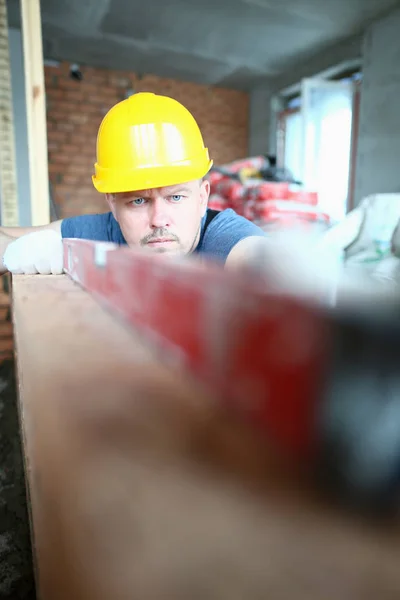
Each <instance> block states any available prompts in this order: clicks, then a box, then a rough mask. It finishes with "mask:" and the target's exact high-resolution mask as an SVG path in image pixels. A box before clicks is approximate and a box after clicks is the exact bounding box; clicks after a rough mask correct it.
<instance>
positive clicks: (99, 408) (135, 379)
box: [12, 276, 400, 600]
mask: <svg viewBox="0 0 400 600" xmlns="http://www.w3.org/2000/svg"><path fill="white" fill-rule="evenodd" d="M12 293H13V313H14V327H15V335H16V345H17V363H18V375H19V390H20V411H21V423H22V430H23V437H24V448H25V455H26V457H27V473H28V480H29V488H30V498H31V505H32V517H33V526H34V535H35V544H34V546H35V555H36V557H37V562H38V566H39V571H38V572H39V574H38V581H39V585H40V591H41V598H42V599H43V600H54V599H55V598H57V600H71V598H74V600H83V599H85V600H106V599H107V600H109V599H110V598H113V599H115V600H128V599H129V600H130V599H132V600H133V599H135V600H165V599H166V598H173V599H174V600H181V599H182V600H187V599H188V598H193V599H195V598H199V599H200V598H201V599H202V600H203V599H204V598H207V599H208V600H228V599H229V600H236V599H237V600H242V599H243V598H246V600H259V599H261V598H262V599H264V598H271V599H277V598H296V600H303V599H304V600H320V599H321V598H323V599H324V600H337V599H338V598H340V599H341V600H376V599H377V598H379V600H394V599H395V598H398V597H399V594H400V572H399V568H398V559H397V557H398V552H399V550H400V538H399V531H398V527H394V526H393V524H390V525H389V526H388V527H384V526H382V527H380V528H378V527H372V525H370V524H366V523H360V522H355V521H354V519H350V517H349V516H345V515H342V514H338V513H336V512H334V511H333V510H331V509H329V507H326V506H323V505H322V504H321V503H320V502H317V500H316V499H315V498H313V497H312V495H310V494H308V493H306V492H304V493H303V492H302V491H301V490H300V489H299V488H298V486H297V485H296V483H295V482H293V483H292V481H291V480H289V479H288V478H287V474H286V473H284V471H283V469H282V468H281V467H280V465H278V464H277V462H276V459H274V458H273V457H271V455H270V453H269V450H268V445H267V442H266V440H261V439H257V438H255V436H254V433H253V432H250V431H249V430H248V429H247V427H246V426H245V425H244V424H243V423H238V422H236V421H234V420H233V416H232V415H227V414H226V413H224V412H222V409H221V408H220V404H219V402H214V400H213V399H212V398H210V397H209V396H208V395H206V394H205V393H204V391H203V390H202V389H201V386H199V384H197V383H196V382H194V381H193V380H191V379H190V378H189V377H188V376H187V375H186V374H185V373H183V372H182V371H181V370H180V369H178V367H175V368H172V367H165V366H163V365H161V364H159V362H158V361H157V360H156V359H155V358H154V356H153V354H152V352H151V351H150V349H149V348H148V347H147V346H146V345H145V343H144V341H143V340H141V339H140V338H139V337H138V336H137V335H136V334H135V333H134V331H133V330H132V331H131V330H127V328H126V327H125V325H124V324H123V323H122V322H119V321H117V320H115V319H114V318H113V317H112V316H111V315H110V314H109V313H107V312H106V311H105V310H103V309H102V308H101V307H100V306H98V305H97V304H96V302H95V301H94V300H93V298H92V297H90V296H89V295H87V294H86V293H85V292H84V291H82V290H81V289H80V288H79V287H78V286H77V285H76V284H75V283H74V282H72V281H71V280H69V279H68V278H67V277H66V276H60V277H55V276H50V277H46V276H16V277H15V278H14V281H13V289H12Z"/></svg>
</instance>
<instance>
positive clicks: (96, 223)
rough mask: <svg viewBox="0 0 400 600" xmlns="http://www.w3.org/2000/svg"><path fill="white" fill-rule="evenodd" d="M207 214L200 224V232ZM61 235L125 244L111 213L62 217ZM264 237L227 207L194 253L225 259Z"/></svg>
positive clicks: (215, 219)
mask: <svg viewBox="0 0 400 600" xmlns="http://www.w3.org/2000/svg"><path fill="white" fill-rule="evenodd" d="M206 219H207V213H206V214H205V215H204V217H203V220H202V223H201V232H202V233H203V231H204V227H205V224H206ZM61 234H62V237H63V238H81V239H85V240H93V241H96V242H113V243H114V244H126V241H125V239H124V236H123V235H122V231H121V228H120V226H119V225H118V223H117V221H116V220H115V219H114V216H113V214H112V213H111V212H109V213H103V214H97V215H80V216H78V217H69V218H68V219H64V220H63V221H62V224H61ZM254 235H255V236H265V233H264V232H263V230H262V229H260V227H257V225H255V224H254V223H252V222H251V221H248V220H247V219H245V218H244V217H241V216H239V215H237V214H236V213H235V211H233V210H232V209H230V208H228V209H226V210H224V211H222V212H220V213H219V214H217V215H216V216H215V217H214V218H213V219H212V221H211V222H210V223H209V225H208V227H207V229H206V232H205V234H204V235H201V236H200V243H199V245H198V246H197V248H196V250H195V252H199V253H201V254H207V255H209V256H211V257H213V258H216V259H218V260H222V261H223V262H225V260H226V258H227V256H228V254H229V253H230V251H231V250H232V248H233V247H234V246H235V245H236V244H237V243H238V242H240V241H241V240H243V239H244V238H247V237H250V236H254Z"/></svg>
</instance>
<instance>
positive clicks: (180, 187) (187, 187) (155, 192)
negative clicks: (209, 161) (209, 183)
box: [122, 181, 198, 198]
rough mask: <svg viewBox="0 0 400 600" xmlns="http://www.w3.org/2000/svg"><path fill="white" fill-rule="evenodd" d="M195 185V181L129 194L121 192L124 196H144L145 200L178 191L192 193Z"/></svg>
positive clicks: (135, 191)
mask: <svg viewBox="0 0 400 600" xmlns="http://www.w3.org/2000/svg"><path fill="white" fill-rule="evenodd" d="M196 183H197V182H196V181H187V182H185V183H177V184H175V185H169V186H165V187H159V188H150V189H146V190H132V191H131V192H123V193H122V194H123V195H124V196H146V197H147V198H149V197H152V196H168V195H170V194H175V193H177V192H178V191H181V192H183V191H187V192H192V191H193V190H194V189H195V185H196ZM197 185H198V184H197Z"/></svg>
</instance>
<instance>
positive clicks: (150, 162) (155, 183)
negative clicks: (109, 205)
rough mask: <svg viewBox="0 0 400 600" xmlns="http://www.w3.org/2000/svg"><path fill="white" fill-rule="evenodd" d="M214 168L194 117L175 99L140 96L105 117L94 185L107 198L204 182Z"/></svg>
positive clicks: (99, 143)
mask: <svg viewBox="0 0 400 600" xmlns="http://www.w3.org/2000/svg"><path fill="white" fill-rule="evenodd" d="M212 164H213V161H212V160H210V157H209V154H208V149H207V148H205V146H204V142H203V138H202V135H201V132H200V129H199V127H198V125H197V123H196V121H195V119H194V118H193V116H192V115H191V113H190V112H189V111H188V110H187V109H186V108H185V107H184V106H183V105H182V104H180V103H179V102H177V100H174V99H173V98H168V97H167V96H159V95H156V94H152V93H149V92H141V93H138V94H134V95H132V96H130V97H129V98H127V99H126V100H122V101H121V102H118V104H116V105H115V106H113V107H112V108H111V109H110V110H109V111H108V113H107V114H106V116H105V117H104V119H103V121H102V123H101V125H100V128H99V132H98V135H97V162H96V164H95V175H93V177H92V180H93V185H94V187H95V188H96V190H97V191H98V192H102V193H117V192H129V191H133V190H146V189H150V188H158V187H164V186H168V185H175V184H179V183H185V182H186V181H193V180H195V179H200V178H202V177H204V175H206V174H207V172H208V171H209V170H210V168H211V166H212Z"/></svg>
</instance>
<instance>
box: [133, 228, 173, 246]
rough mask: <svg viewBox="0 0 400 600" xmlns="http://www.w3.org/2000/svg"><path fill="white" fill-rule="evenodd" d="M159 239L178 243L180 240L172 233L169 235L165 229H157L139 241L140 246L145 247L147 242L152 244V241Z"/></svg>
mask: <svg viewBox="0 0 400 600" xmlns="http://www.w3.org/2000/svg"><path fill="white" fill-rule="evenodd" d="M160 238H165V239H166V240H171V241H173V242H178V244H179V243H180V239H179V238H178V236H177V235H175V234H174V233H171V232H170V231H169V230H168V229H167V228H166V227H157V229H153V231H152V232H151V233H149V234H147V235H146V236H145V237H144V238H142V239H141V240H140V245H141V246H145V245H146V244H148V243H149V242H153V241H154V240H158V239H160Z"/></svg>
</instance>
